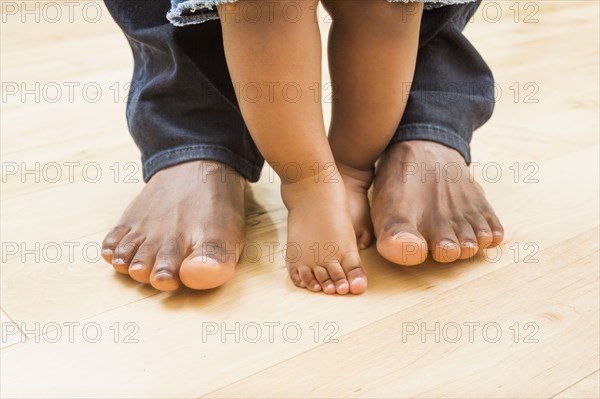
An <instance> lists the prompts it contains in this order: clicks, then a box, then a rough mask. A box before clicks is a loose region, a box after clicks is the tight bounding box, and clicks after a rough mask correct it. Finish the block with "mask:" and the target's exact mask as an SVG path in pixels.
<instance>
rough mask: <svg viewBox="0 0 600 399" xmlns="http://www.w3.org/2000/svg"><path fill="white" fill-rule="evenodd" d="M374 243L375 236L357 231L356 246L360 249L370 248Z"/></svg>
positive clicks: (365, 231) (365, 230)
mask: <svg viewBox="0 0 600 399" xmlns="http://www.w3.org/2000/svg"><path fill="white" fill-rule="evenodd" d="M372 242H373V234H372V233H371V232H370V231H369V230H367V229H364V230H357V231H356V245H358V248H360V249H366V248H368V247H369V246H370V245H371V243H372Z"/></svg>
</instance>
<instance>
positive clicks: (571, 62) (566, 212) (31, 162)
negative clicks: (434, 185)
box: [0, 0, 600, 398]
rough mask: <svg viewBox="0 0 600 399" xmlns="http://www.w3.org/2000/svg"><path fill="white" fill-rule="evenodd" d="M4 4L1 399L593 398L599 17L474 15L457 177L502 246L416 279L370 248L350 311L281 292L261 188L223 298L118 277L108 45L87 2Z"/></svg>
mask: <svg viewBox="0 0 600 399" xmlns="http://www.w3.org/2000/svg"><path fill="white" fill-rule="evenodd" d="M2 3H3V4H2V14H1V16H2V25H1V30H2V33H1V40H2V41H1V47H2V48H1V52H2V57H1V72H2V95H3V99H2V118H1V144H2V146H1V148H2V150H1V151H2V183H3V184H2V200H1V201H2V202H1V207H2V219H1V220H2V226H1V227H2V268H1V284H2V286H1V288H2V291H1V307H2V312H1V319H2V321H1V322H2V350H1V351H0V355H1V367H0V369H1V383H0V386H1V393H2V396H3V397H78V398H79V397H211V398H217V397H252V396H263V397H330V396H333V397H354V396H360V397H456V398H458V397H473V398H475V397H477V398H481V397H502V398H506V397H522V398H534V397H536V398H537V397H544V398H550V397H558V398H575V397H585V398H594V397H595V398H597V397H599V396H600V392H599V386H598V380H599V371H598V370H599V368H600V366H599V338H598V337H599V333H600V331H599V310H598V307H599V301H600V298H599V261H598V237H599V212H598V210H599V187H598V180H599V176H598V166H599V165H598V154H599V148H598V137H599V134H598V133H599V126H598V123H599V112H598V106H599V93H598V87H599V82H598V77H599V67H598V57H599V51H598V50H599V43H598V40H599V39H598V38H599V27H598V15H599V3H598V2H597V1H595V0H591V1H535V2H519V3H517V2H513V1H502V2H486V3H484V6H483V8H482V9H481V10H480V11H479V12H478V13H477V15H476V16H475V17H474V21H473V22H472V23H470V24H469V26H468V28H467V34H468V36H469V37H470V38H471V39H472V40H473V42H474V43H475V44H476V45H477V47H478V48H479V49H480V51H481V53H482V54H483V55H484V57H485V58H486V59H487V60H488V61H489V63H490V65H491V67H492V69H493V70H494V73H495V76H496V79H497V81H498V89H499V90H498V91H499V93H501V95H499V99H498V102H497V106H496V112H495V115H494V117H493V119H492V120H491V122H489V123H488V124H487V125H486V126H485V127H484V128H482V129H481V130H479V131H478V132H477V133H476V136H475V139H474V143H473V154H474V161H475V162H478V163H479V167H476V168H475V169H474V170H475V177H476V178H477V179H478V180H479V181H480V182H481V183H482V185H483V186H484V188H485V190H486V192H487V193H488V197H489V199H490V201H491V202H492V204H493V205H494V207H495V208H496V210H497V211H498V213H499V215H500V217H501V219H502V220H503V222H504V225H505V227H506V231H507V235H506V238H507V239H506V242H505V243H504V244H503V245H502V247H501V248H500V249H499V250H497V251H491V252H490V253H488V254H487V256H486V257H482V256H479V257H478V258H477V259H476V260H474V261H464V262H459V263H456V264H454V265H440V264H435V263H433V262H428V263H427V264H425V265H423V266H422V267H418V268H401V267H397V266H394V265H391V264H389V263H387V262H385V261H384V260H382V259H381V258H380V257H379V256H378V255H377V254H376V252H375V251H374V249H372V248H371V249H369V250H366V251H364V252H363V259H364V264H365V265H366V269H367V272H368V274H369V279H370V289H369V291H368V293H366V294H365V295H362V296H357V297H331V296H325V295H318V294H310V293H308V292H306V291H303V290H300V289H296V288H295V287H294V286H293V285H292V284H291V283H290V281H288V277H287V272H286V270H285V268H284V265H283V260H282V256H281V254H280V252H279V251H280V250H281V247H282V245H281V244H279V245H277V246H275V255H274V256H269V253H268V251H267V249H268V246H267V244H266V243H269V242H276V243H283V242H285V218H286V211H285V208H284V207H283V205H282V203H281V201H280V200H279V198H278V187H277V183H276V182H274V181H269V176H268V175H265V176H264V178H263V180H262V181H261V182H260V183H258V184H256V185H254V186H253V189H252V193H251V194H252V195H249V209H248V213H249V215H248V221H247V222H248V241H249V242H250V243H252V245H251V246H250V247H249V250H248V251H246V253H245V260H244V261H243V262H242V264H241V265H240V266H239V268H238V273H237V275H236V277H235V278H234V280H233V281H231V282H230V283H229V284H227V285H226V286H225V287H222V288H221V289H218V290H214V291H212V292H192V291H189V290H181V291H179V292H177V293H175V294H166V293H157V292H156V291H154V290H152V289H150V288H148V287H145V286H141V285H138V284H135V283H133V282H132V281H130V280H128V279H125V278H121V277H120V276H117V275H116V274H115V273H114V272H113V270H112V268H111V267H110V266H108V265H106V264H104V263H103V262H102V261H100V260H99V258H98V256H97V255H98V254H97V251H98V244H97V243H98V242H99V241H100V240H101V239H102V237H103V235H104V234H105V233H106V231H107V230H108V229H109V228H110V227H111V226H112V225H113V224H114V223H115V222H116V220H117V219H118V217H119V215H120V213H121V211H122V210H123V209H124V207H125V206H126V205H127V204H128V203H129V201H130V200H131V199H132V198H133V197H134V195H135V194H136V193H137V192H138V191H139V190H140V189H141V187H142V183H141V173H140V170H139V162H138V158H139V155H138V152H137V149H136V148H135V146H134V145H133V142H132V140H131V139H130V137H129V135H128V134H127V127H126V123H125V118H124V110H125V103H124V101H125V94H126V91H127V87H126V84H127V82H128V80H129V79H130V76H131V67H132V58H131V55H130V53H129V49H128V46H127V43H126V41H125V38H124V37H123V36H122V35H121V33H120V31H119V30H118V29H117V27H116V25H114V23H113V22H112V20H111V19H110V17H109V15H108V13H107V11H106V10H105V9H104V6H103V4H102V3H89V4H92V5H93V8H88V9H87V10H86V11H85V14H84V10H83V6H82V4H85V3H77V4H78V6H75V7H74V8H73V16H74V19H73V22H71V21H69V18H68V13H67V11H68V8H66V7H65V8H63V15H62V18H60V20H59V21H58V22H54V23H53V22H52V20H53V19H56V12H55V10H54V11H53V10H52V9H51V8H49V7H50V6H49V4H50V3H46V2H35V4H37V6H38V10H39V12H40V13H41V14H40V15H41V18H40V19H41V20H40V21H39V22H37V23H36V22H35V15H33V16H32V15H27V14H22V13H20V11H15V8H14V7H15V4H17V2H8V1H3V2H2ZM18 3H20V2H18ZM11 4H12V6H11ZM28 4H34V2H29V3H28ZM54 4H56V3H54ZM17 5H18V4H17ZM11 7H12V8H11ZM33 7H34V6H33V5H29V8H30V9H33ZM44 7H45V9H44ZM90 7H91V6H90ZM97 9H99V10H100V13H101V14H100V17H99V20H98V21H96V22H94V21H95V19H96V17H95V14H94V10H97ZM517 10H518V11H519V13H518V14H517V13H516V11H517ZM498 11H501V14H502V15H501V18H498V16H499V13H498ZM15 13H16V14H15ZM82 15H86V17H87V19H88V21H86V20H85V18H82ZM21 17H23V18H25V20H26V21H25V23H22V22H21ZM515 21H516V22H515ZM69 82H76V83H78V86H74V90H73V97H72V98H69V89H68V88H69V84H71V85H72V83H69ZM36 84H39V87H38V88H37V89H36ZM24 89H26V90H30V91H31V93H29V92H28V93H29V94H26V95H25V98H22V95H23V94H24V92H23V90H24ZM99 89H100V90H101V93H100V92H99ZM61 90H62V93H61V94H62V95H61V96H60V99H58V101H55V99H56V97H57V93H58V92H59V91H61ZM15 93H16V94H15ZM36 93H37V94H38V95H39V96H40V98H36ZM96 100H97V101H96ZM69 162H74V163H73V164H68V163H69ZM36 165H37V167H38V171H37V172H36V171H35V168H36ZM69 165H72V168H73V173H72V174H70V173H69ZM484 166H485V168H484ZM24 169H28V170H33V172H31V173H23V171H24ZM57 170H58V171H60V172H61V173H60V174H58V175H57V173H56V172H57ZM498 170H500V171H501V173H502V174H501V176H499V177H497V176H496V172H497V171H498ZM98 171H101V175H100V176H99V177H97V172H98ZM117 172H118V174H117ZM36 179H37V180H38V181H36ZM115 181H117V182H115ZM136 181H137V182H136ZM69 248H71V251H69ZM257 249H261V251H260V252H258V251H257Z"/></svg>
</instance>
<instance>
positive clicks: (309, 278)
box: [298, 265, 321, 292]
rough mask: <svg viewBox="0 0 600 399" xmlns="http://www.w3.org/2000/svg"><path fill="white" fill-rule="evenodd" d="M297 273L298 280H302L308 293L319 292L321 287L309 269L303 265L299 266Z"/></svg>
mask: <svg viewBox="0 0 600 399" xmlns="http://www.w3.org/2000/svg"><path fill="white" fill-rule="evenodd" d="M298 273H299V274H300V279H301V280H302V282H303V283H304V285H305V286H306V288H308V289H309V290H310V291H315V292H318V291H321V285H320V284H319V281H317V279H316V278H315V275H314V273H313V271H312V269H311V268H310V267H308V266H304V265H302V266H299V267H298Z"/></svg>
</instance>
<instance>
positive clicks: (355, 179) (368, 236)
mask: <svg viewBox="0 0 600 399" xmlns="http://www.w3.org/2000/svg"><path fill="white" fill-rule="evenodd" d="M337 167H338V169H339V171H340V174H341V175H342V179H343V180H344V185H345V186H346V193H347V196H348V207H349V209H350V218H351V220H352V226H354V232H355V233H356V243H357V245H358V247H359V248H360V249H365V248H367V247H368V246H369V245H370V244H371V242H372V241H373V224H372V222H371V209H370V207H369V198H368V197H367V193H368V191H369V188H370V187H371V184H372V182H373V171H372V170H369V171H364V170H360V169H355V168H353V167H351V166H348V165H344V164H341V163H339V162H338V163H337Z"/></svg>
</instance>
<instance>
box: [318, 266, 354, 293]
mask: <svg viewBox="0 0 600 399" xmlns="http://www.w3.org/2000/svg"><path fill="white" fill-rule="evenodd" d="M324 266H325V268H326V269H327V273H328V274H329V275H330V276H331V279H332V280H333V283H334V285H335V292H337V293H338V294H340V295H346V294H347V293H349V292H350V281H349V280H348V275H347V274H346V271H345V270H344V269H343V268H342V265H341V264H340V262H338V261H332V262H327V263H326V264H325V265H324Z"/></svg>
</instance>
